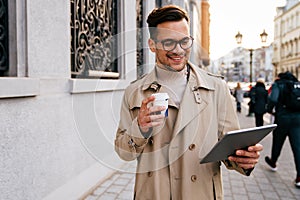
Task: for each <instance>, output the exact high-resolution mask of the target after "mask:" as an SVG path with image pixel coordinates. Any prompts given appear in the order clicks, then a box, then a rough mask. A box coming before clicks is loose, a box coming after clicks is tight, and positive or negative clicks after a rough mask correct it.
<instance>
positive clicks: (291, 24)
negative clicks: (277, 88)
mask: <svg viewBox="0 0 300 200" xmlns="http://www.w3.org/2000/svg"><path fill="white" fill-rule="evenodd" d="M274 24H275V27H274V42H273V48H274V56H273V60H272V62H273V65H274V77H276V75H278V74H279V73H280V72H285V71H290V72H292V73H293V74H294V75H295V76H296V77H298V79H299V78H300V2H299V1H298V0H287V3H286V5H285V6H283V7H278V8H277V15H276V17H275V19H274Z"/></svg>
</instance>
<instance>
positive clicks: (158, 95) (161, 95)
mask: <svg viewBox="0 0 300 200" xmlns="http://www.w3.org/2000/svg"><path fill="white" fill-rule="evenodd" d="M152 96H155V100H167V99H169V95H168V93H155V94H152Z"/></svg>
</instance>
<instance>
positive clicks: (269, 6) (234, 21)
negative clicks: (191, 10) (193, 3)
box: [209, 0, 285, 60]
mask: <svg viewBox="0 0 300 200" xmlns="http://www.w3.org/2000/svg"><path fill="white" fill-rule="evenodd" d="M209 4H210V57H211V59H213V60H215V59H218V58H220V57H222V56H224V55H226V54H227V53H229V52H230V51H231V50H232V49H234V48H236V47H237V46H242V47H245V48H259V47H261V46H262V43H261V39H260V36H259V35H260V34H261V33H262V32H263V30H264V29H265V31H266V32H267V33H268V38H267V42H266V43H265V44H264V45H269V44H270V43H271V42H272V41H273V38H274V17H275V16H276V7H279V6H284V5H285V0H209ZM238 31H240V33H241V34H243V39H242V44H241V45H238V44H237V43H236V39H235V35H236V34H237V32H238Z"/></svg>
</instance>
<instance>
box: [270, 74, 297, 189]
mask: <svg viewBox="0 0 300 200" xmlns="http://www.w3.org/2000/svg"><path fill="white" fill-rule="evenodd" d="M287 81H293V82H297V81H298V79H297V78H296V77H295V76H294V75H293V74H292V73H290V72H288V71H287V72H284V73H280V74H279V75H278V79H277V80H276V81H275V82H274V83H273V84H272V91H271V93H270V95H269V102H268V106H267V112H268V113H270V114H273V115H275V121H274V123H275V124H277V128H276V129H275V130H274V131H273V140H272V149H271V156H270V157H269V156H266V157H265V161H266V163H267V164H268V166H269V167H270V169H271V170H272V171H276V170H277V160H278V158H279V156H280V153H281V150H282V147H283V144H284V142H285V139H286V138H287V137H288V138H289V142H290V146H291V148H292V152H293V155H294V163H295V168H296V172H297V175H296V179H295V182H294V184H295V186H296V187H297V188H300V134H299V133H300V112H299V111H295V110H289V109H287V108H286V107H285V105H284V101H283V99H284V95H283V93H284V92H283V90H284V85H285V83H286V82H287ZM273 108H275V113H274V112H273Z"/></svg>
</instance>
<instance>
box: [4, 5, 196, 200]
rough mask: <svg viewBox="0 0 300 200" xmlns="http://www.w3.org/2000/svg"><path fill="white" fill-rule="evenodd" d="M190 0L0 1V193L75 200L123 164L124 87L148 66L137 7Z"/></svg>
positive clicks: (22, 198)
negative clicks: (118, 140) (118, 145)
mask: <svg viewBox="0 0 300 200" xmlns="http://www.w3.org/2000/svg"><path fill="white" fill-rule="evenodd" d="M200 2H201V1H200V0H197V1H195V0H189V1H188V0H185V1H182V0H180V1H179V0H147V1H144V0H126V1H125V0H124V1H119V0H100V1H96V0H90V1H88V0H70V1H61V0H43V1H38V0H26V1H19V0H0V11H1V12H0V111H1V112H0V118H1V120H0V148H1V151H0V158H1V162H0V185H1V187H0V198H1V199H5V200H11V199H13V200H26V199H28V200H32V199H78V198H80V197H81V196H82V195H83V194H84V193H85V192H87V191H88V190H89V189H90V188H92V187H93V186H94V185H96V184H97V183H98V182H99V181H101V180H102V179H104V178H105V177H106V176H108V175H109V174H110V173H112V172H113V171H115V170H118V168H119V167H120V166H121V165H122V164H124V163H123V161H121V160H120V159H119V158H118V157H117V155H116V154H115V153H114V145H113V139H114V135H115V131H116V128H117V125H118V121H119V110H120V103H121V100H122V95H123V91H124V89H125V88H126V87H127V86H128V85H129V84H130V82H131V81H133V80H135V79H137V78H139V77H140V76H141V75H142V74H144V73H147V72H148V71H150V70H151V69H152V67H153V65H154V55H153V54H152V53H150V51H149V49H148V48H147V47H146V46H147V39H148V31H147V29H146V28H145V27H146V23H145V18H146V16H147V14H148V13H149V12H150V11H151V10H152V9H153V8H154V7H157V6H161V5H164V4H171V3H172V4H177V5H179V6H182V7H185V8H186V9H188V10H189V13H190V15H191V19H192V24H191V28H192V33H193V34H197V35H193V36H194V37H195V38H197V42H196V43H197V44H196V45H195V46H194V49H193V52H194V54H193V57H192V59H193V61H194V62H195V63H196V64H198V65H200V64H201V60H200V59H199V57H200V55H199V54H198V53H197V52H199V50H198V49H199V46H201V28H200V27H201V25H200V23H201V3H200Z"/></svg>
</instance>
